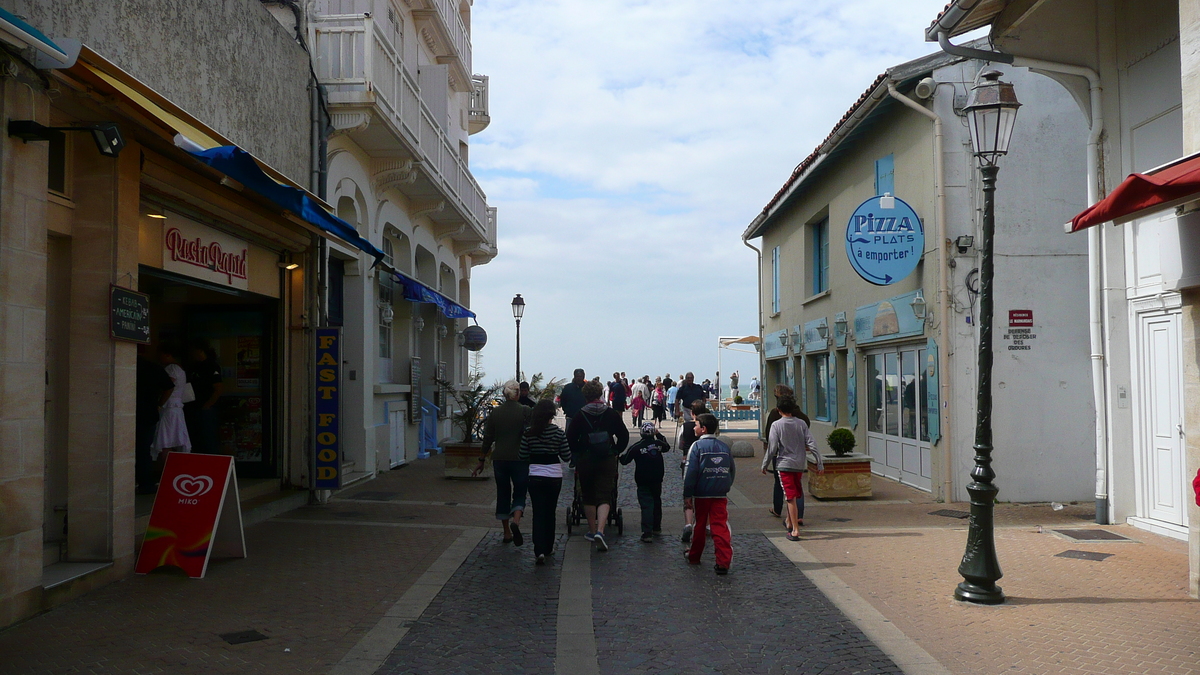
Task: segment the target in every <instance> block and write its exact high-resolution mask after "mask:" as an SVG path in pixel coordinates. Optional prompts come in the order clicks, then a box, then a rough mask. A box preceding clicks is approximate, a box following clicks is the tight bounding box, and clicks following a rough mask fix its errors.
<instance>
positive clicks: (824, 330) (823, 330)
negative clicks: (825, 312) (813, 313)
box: [817, 323, 829, 340]
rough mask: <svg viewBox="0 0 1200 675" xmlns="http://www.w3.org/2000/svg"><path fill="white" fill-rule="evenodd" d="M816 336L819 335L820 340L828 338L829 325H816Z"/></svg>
mask: <svg viewBox="0 0 1200 675" xmlns="http://www.w3.org/2000/svg"><path fill="white" fill-rule="evenodd" d="M817 335H820V336H821V339H822V340H824V339H826V338H828V337H829V324H825V323H821V324H817Z"/></svg>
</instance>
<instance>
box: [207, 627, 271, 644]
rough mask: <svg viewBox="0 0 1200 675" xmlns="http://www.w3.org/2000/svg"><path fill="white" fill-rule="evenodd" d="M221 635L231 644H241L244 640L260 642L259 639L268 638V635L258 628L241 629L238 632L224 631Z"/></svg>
mask: <svg viewBox="0 0 1200 675" xmlns="http://www.w3.org/2000/svg"><path fill="white" fill-rule="evenodd" d="M219 637H220V638H221V639H222V640H224V641H226V642H228V643H229V644H231V645H240V644H242V643H243V642H258V641H259V640H266V639H267V636H266V635H263V634H262V633H260V632H258V631H256V630H239V631H238V632H236V633H222V634H221V635H220V636H219Z"/></svg>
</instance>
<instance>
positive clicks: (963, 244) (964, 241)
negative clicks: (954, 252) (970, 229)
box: [954, 234, 975, 255]
mask: <svg viewBox="0 0 1200 675" xmlns="http://www.w3.org/2000/svg"><path fill="white" fill-rule="evenodd" d="M974 245H975V237H973V236H971V235H969V234H963V235H960V236H959V237H958V238H957V239H955V240H954V246H955V247H956V248H957V249H958V253H959V255H962V254H964V253H966V252H967V251H969V250H971V247H972V246H974Z"/></svg>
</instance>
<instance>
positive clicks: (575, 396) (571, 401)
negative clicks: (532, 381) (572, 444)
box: [558, 368, 587, 431]
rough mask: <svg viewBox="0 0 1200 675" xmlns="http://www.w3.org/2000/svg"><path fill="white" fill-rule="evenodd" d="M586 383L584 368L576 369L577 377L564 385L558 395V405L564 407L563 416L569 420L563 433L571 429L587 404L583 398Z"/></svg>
mask: <svg viewBox="0 0 1200 675" xmlns="http://www.w3.org/2000/svg"><path fill="white" fill-rule="evenodd" d="M586 382H587V378H586V377H584V373H583V368H576V369H575V377H574V378H573V379H572V380H571V381H570V382H568V383H566V384H564V385H563V388H562V391H561V392H559V394H558V403H559V405H561V406H562V411H563V415H565V416H566V418H567V428H566V429H563V431H566V430H567V429H570V428H571V420H572V419H574V418H575V416H576V415H578V414H579V410H580V409H581V408H583V406H584V405H585V404H586V403H587V401H585V400H584V398H583V385H584V383H586Z"/></svg>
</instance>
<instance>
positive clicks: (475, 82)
mask: <svg viewBox="0 0 1200 675" xmlns="http://www.w3.org/2000/svg"><path fill="white" fill-rule="evenodd" d="M471 85H472V86H471V97H470V109H469V111H468V114H469V115H470V116H471V117H476V118H482V119H486V118H487V117H488V76H487V75H472V76H471Z"/></svg>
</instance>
